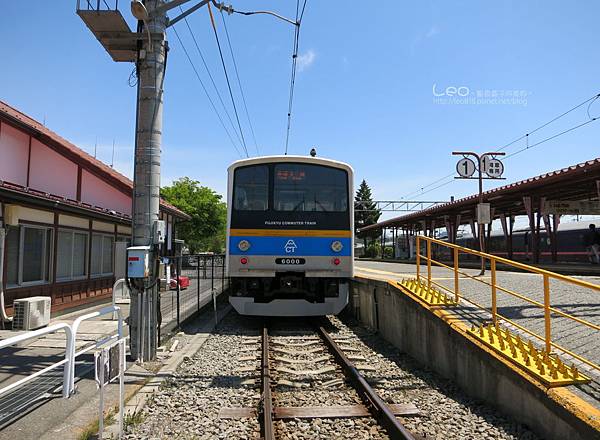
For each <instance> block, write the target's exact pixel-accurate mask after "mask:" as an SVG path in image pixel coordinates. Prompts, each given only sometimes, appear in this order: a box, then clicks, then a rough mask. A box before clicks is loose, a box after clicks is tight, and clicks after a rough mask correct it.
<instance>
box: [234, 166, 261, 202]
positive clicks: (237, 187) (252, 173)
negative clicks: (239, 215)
mask: <svg viewBox="0 0 600 440" xmlns="http://www.w3.org/2000/svg"><path fill="white" fill-rule="evenodd" d="M233 181H234V188H233V207H234V209H236V210H238V211H266V210H267V209H268V208H269V168H268V166H266V165H255V166H248V167H242V168H238V169H236V170H235V174H234V178H233Z"/></svg>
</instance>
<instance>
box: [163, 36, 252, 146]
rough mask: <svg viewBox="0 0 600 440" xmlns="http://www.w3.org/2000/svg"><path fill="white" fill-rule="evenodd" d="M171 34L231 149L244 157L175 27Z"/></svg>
mask: <svg viewBox="0 0 600 440" xmlns="http://www.w3.org/2000/svg"><path fill="white" fill-rule="evenodd" d="M173 32H174V33H175V36H176V37H177V40H178V41H179V44H180V45H181V48H182V49H183V52H184V53H185V56H186V57H187V59H188V61H189V63H190V65H191V66H192V70H193V71H194V73H195V74H196V78H197V79H198V81H199V82H200V86H201V87H202V90H203V91H204V93H205V94H206V97H207V98H208V101H209V102H210V105H211V107H212V109H213V111H214V112H215V115H217V118H218V119H219V122H221V126H222V127H223V129H224V130H225V133H227V137H228V138H229V140H230V141H231V145H233V148H235V151H237V153H238V155H239V156H240V157H244V156H243V154H242V153H241V152H240V150H239V148H238V146H237V145H236V143H235V142H234V141H233V137H232V136H231V133H229V130H228V129H227V126H226V125H225V122H224V121H223V118H222V117H221V114H220V113H219V111H218V110H217V107H216V106H215V103H214V102H213V100H212V98H211V97H210V94H209V93H208V90H207V89H206V86H205V85H204V82H203V81H202V78H200V74H199V73H198V69H196V66H195V64H194V62H193V61H192V58H191V57H190V54H189V52H188V50H187V48H186V47H185V45H184V44H183V41H182V40H181V38H180V37H179V33H178V32H177V29H176V28H175V26H173Z"/></svg>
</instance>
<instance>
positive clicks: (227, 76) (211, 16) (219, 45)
mask: <svg viewBox="0 0 600 440" xmlns="http://www.w3.org/2000/svg"><path fill="white" fill-rule="evenodd" d="M206 6H207V7H208V14H209V16H210V23H211V24H212V28H213V31H214V34H215V39H216V41H217V47H218V48H219V56H220V57H221V64H222V65H223V72H224V73H225V79H226V80H227V88H228V89H229V96H230V97H231V104H232V105H233V112H234V113H235V119H236V121H237V125H238V128H239V129H240V135H241V136H242V144H243V146H244V151H245V152H246V156H247V157H250V155H249V154H248V147H247V146H246V139H245V138H244V131H243V130H242V124H240V117H239V115H238V111H237V106H236V105H235V99H234V98H233V92H232V91H231V83H230V82H229V75H228V74H227V66H225V59H224V58H223V51H222V50H221V43H220V42H219V34H218V33H217V26H216V25H215V19H214V17H213V13H212V9H211V6H210V3H207V4H206Z"/></svg>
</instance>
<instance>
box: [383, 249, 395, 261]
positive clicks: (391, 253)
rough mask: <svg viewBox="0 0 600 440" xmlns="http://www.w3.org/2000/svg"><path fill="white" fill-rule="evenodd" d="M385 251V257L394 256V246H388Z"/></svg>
mask: <svg viewBox="0 0 600 440" xmlns="http://www.w3.org/2000/svg"><path fill="white" fill-rule="evenodd" d="M383 253H384V255H383V258H390V259H391V258H394V249H393V248H392V247H386V248H385V251H384V252H383Z"/></svg>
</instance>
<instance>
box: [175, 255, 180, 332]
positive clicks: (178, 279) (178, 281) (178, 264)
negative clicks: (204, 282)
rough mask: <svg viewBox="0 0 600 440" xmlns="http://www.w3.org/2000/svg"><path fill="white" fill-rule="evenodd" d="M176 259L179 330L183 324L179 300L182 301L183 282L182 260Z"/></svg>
mask: <svg viewBox="0 0 600 440" xmlns="http://www.w3.org/2000/svg"><path fill="white" fill-rule="evenodd" d="M175 258H176V260H175V261H176V263H175V266H176V267H177V273H176V274H175V275H176V277H177V278H176V282H177V328H179V324H180V323H181V321H180V315H179V313H180V306H179V300H180V296H179V295H180V294H181V285H180V280H181V258H180V257H175Z"/></svg>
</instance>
